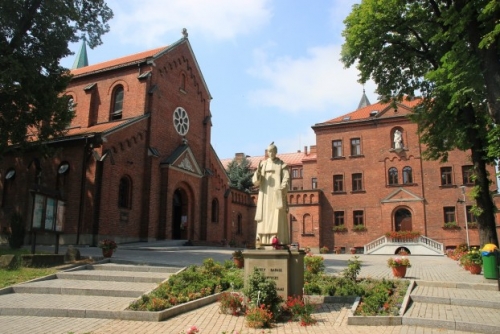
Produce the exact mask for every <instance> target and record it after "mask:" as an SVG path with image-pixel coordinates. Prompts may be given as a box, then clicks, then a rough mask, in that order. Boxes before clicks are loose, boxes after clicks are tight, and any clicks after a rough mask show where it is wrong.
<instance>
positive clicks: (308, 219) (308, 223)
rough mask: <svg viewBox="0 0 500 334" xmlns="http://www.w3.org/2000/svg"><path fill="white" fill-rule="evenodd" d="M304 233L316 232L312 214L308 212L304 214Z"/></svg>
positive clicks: (311, 233)
mask: <svg viewBox="0 0 500 334" xmlns="http://www.w3.org/2000/svg"><path fill="white" fill-rule="evenodd" d="M302 234H305V235H313V234H314V228H313V220H312V216H311V215H310V214H308V213H306V214H305V215H304V218H303V222H302Z"/></svg>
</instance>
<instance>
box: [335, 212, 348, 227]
mask: <svg viewBox="0 0 500 334" xmlns="http://www.w3.org/2000/svg"><path fill="white" fill-rule="evenodd" d="M344 218H345V217H344V211H335V212H334V213H333V221H334V224H335V226H343V225H344V224H345V220H344Z"/></svg>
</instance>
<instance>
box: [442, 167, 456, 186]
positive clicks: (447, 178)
mask: <svg viewBox="0 0 500 334" xmlns="http://www.w3.org/2000/svg"><path fill="white" fill-rule="evenodd" d="M452 184H453V183H452V177H451V167H441V185H442V186H451V185H452Z"/></svg>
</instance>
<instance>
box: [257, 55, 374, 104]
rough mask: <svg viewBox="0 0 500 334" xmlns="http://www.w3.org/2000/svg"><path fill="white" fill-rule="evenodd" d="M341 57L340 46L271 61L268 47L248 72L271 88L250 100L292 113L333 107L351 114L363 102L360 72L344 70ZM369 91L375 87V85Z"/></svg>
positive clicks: (371, 85) (263, 90) (351, 69)
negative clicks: (360, 101) (361, 99)
mask: <svg viewBox="0 0 500 334" xmlns="http://www.w3.org/2000/svg"><path fill="white" fill-rule="evenodd" d="M339 58H340V46H338V45H329V46H322V47H314V48H310V49H308V50H307V54H306V56H304V57H301V58H292V57H288V56H286V57H276V58H274V59H269V56H268V55H267V53H266V51H265V48H263V49H259V50H256V51H255V52H254V59H255V64H254V65H253V67H252V68H250V69H249V70H248V73H250V74H251V75H252V76H255V77H257V78H259V79H262V80H263V81H265V82H267V86H268V87H267V88H264V89H256V90H253V91H251V92H250V94H249V96H250V100H251V102H252V103H253V104H255V105H258V106H266V107H277V108H279V109H281V110H283V111H290V112H300V111H307V112H315V111H316V112H321V111H325V110H329V109H331V108H332V107H335V108H340V109H341V110H342V112H348V111H351V110H353V103H352V101H353V100H354V101H356V100H357V101H359V99H360V98H361V94H362V90H363V88H362V86H361V85H360V84H359V83H358V82H357V79H358V77H357V76H358V71H357V69H356V68H354V67H351V68H350V69H344V66H343V64H342V63H341V62H340V60H339ZM369 88H370V89H371V88H374V86H373V84H369ZM367 92H369V89H368V87H367ZM372 102H373V101H372ZM354 107H355V106H354Z"/></svg>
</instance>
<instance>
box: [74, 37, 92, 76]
mask: <svg viewBox="0 0 500 334" xmlns="http://www.w3.org/2000/svg"><path fill="white" fill-rule="evenodd" d="M86 45H87V43H86V42H85V39H84V40H83V42H82V46H81V48H80V50H79V51H78V53H77V54H76V58H75V62H74V63H73V67H72V69H76V68H81V67H85V66H89V59H88V58H87V46H86Z"/></svg>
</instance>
